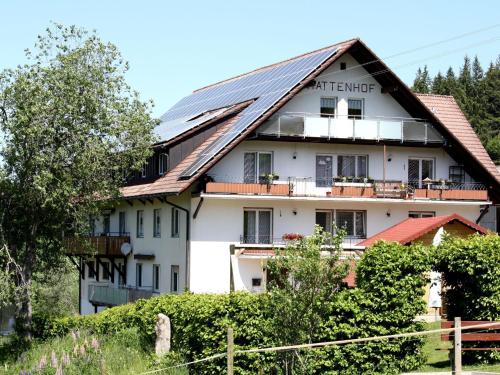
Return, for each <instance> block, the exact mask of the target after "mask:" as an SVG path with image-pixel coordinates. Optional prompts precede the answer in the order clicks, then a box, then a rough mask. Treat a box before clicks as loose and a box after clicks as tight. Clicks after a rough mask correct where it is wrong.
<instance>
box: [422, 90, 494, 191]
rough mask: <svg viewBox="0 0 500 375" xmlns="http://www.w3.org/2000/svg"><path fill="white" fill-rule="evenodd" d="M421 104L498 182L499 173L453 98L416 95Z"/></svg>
mask: <svg viewBox="0 0 500 375" xmlns="http://www.w3.org/2000/svg"><path fill="white" fill-rule="evenodd" d="M416 95H417V97H418V98H419V99H420V101H421V102H422V103H424V104H425V106H426V107H427V108H429V109H430V110H431V111H432V112H433V113H434V115H436V117H437V118H438V119H439V120H440V121H441V122H442V123H443V125H444V126H445V127H446V128H447V129H448V130H449V131H450V132H451V133H453V135H455V137H456V138H457V140H458V142H460V143H461V144H462V145H463V146H464V147H465V148H466V149H467V150H469V151H470V154H471V155H472V157H473V158H474V159H476V161H477V162H478V163H479V164H481V165H482V166H483V167H484V168H485V169H486V170H487V171H488V172H489V173H491V175H492V176H494V177H495V178H496V180H497V181H499V182H500V172H499V169H498V168H497V167H496V166H495V164H494V163H493V161H492V160H491V158H490V156H489V155H488V153H487V152H486V150H485V148H484V146H483V144H482V143H481V141H480V140H479V137H478V136H477V134H476V132H475V131H474V129H472V126H471V124H470V123H469V121H467V119H466V118H465V115H464V113H463V112H462V110H461V109H460V107H459V106H458V103H457V102H456V100H455V98H454V97H453V96H449V95H434V94H416Z"/></svg>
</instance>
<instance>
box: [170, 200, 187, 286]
mask: <svg viewBox="0 0 500 375" xmlns="http://www.w3.org/2000/svg"><path fill="white" fill-rule="evenodd" d="M165 203H166V204H169V205H170V206H172V207H175V208H177V209H179V210H181V211H184V212H185V213H186V274H185V280H184V285H185V288H186V289H187V290H189V261H190V259H189V258H190V242H189V236H190V233H189V232H190V231H189V220H190V215H191V214H190V212H189V210H188V209H187V208H184V207H181V206H179V205H177V204H175V203H172V202H169V201H168V200H167V198H165Z"/></svg>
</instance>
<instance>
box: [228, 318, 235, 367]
mask: <svg viewBox="0 0 500 375" xmlns="http://www.w3.org/2000/svg"><path fill="white" fill-rule="evenodd" d="M233 363H234V333H233V329H232V328H231V327H228V328H227V375H234V365H233Z"/></svg>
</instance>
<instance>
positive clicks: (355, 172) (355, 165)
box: [335, 154, 370, 178]
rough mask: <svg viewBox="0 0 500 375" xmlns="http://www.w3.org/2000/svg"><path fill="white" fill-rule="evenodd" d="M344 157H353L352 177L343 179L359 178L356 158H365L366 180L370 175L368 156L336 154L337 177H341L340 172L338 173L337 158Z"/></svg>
mask: <svg viewBox="0 0 500 375" xmlns="http://www.w3.org/2000/svg"><path fill="white" fill-rule="evenodd" d="M344 156H353V157H354V176H345V177H356V178H360V176H359V170H358V158H359V157H365V158H366V176H364V177H365V178H368V176H369V175H370V168H369V162H370V157H369V155H368V154H338V155H337V157H336V161H337V162H336V163H335V168H336V172H337V173H336V176H337V177H340V176H343V175H342V174H340V171H339V157H344Z"/></svg>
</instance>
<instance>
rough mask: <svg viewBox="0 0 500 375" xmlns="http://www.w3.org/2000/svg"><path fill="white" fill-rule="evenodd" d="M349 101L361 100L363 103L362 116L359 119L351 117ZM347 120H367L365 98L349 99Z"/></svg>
mask: <svg viewBox="0 0 500 375" xmlns="http://www.w3.org/2000/svg"><path fill="white" fill-rule="evenodd" d="M349 100H359V101H361V116H360V118H357V117H349ZM347 118H348V119H350V120H363V119H364V118H365V98H355V97H353V98H347Z"/></svg>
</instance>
